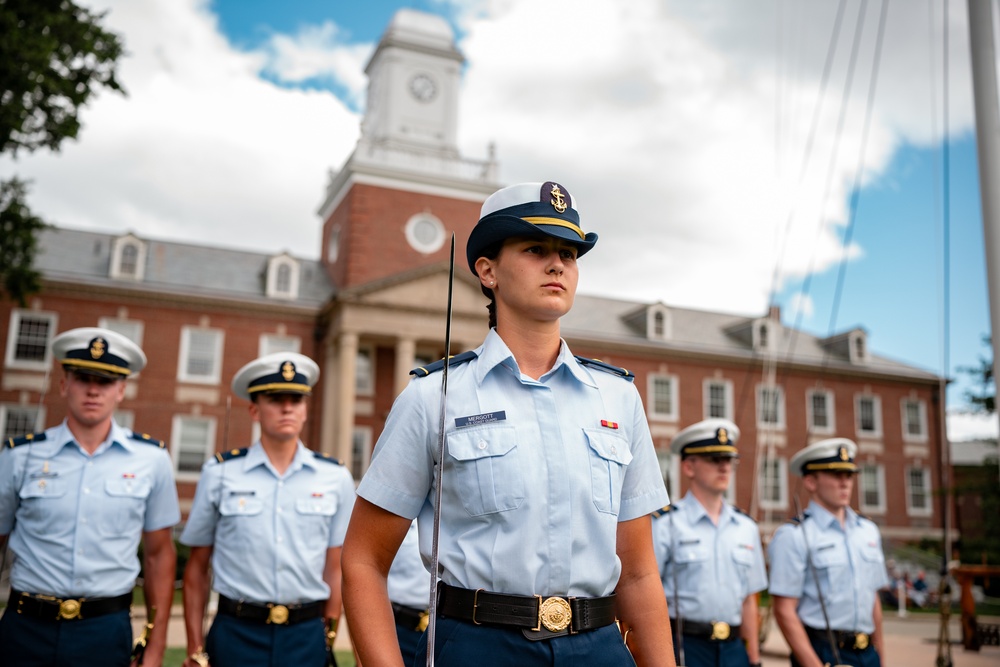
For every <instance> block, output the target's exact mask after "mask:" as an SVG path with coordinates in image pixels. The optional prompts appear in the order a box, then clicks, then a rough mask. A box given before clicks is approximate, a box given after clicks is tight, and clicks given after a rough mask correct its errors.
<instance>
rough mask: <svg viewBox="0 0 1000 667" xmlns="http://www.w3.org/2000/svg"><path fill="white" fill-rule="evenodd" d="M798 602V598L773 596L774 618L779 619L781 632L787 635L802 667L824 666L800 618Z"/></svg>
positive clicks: (786, 639)
mask: <svg viewBox="0 0 1000 667" xmlns="http://www.w3.org/2000/svg"><path fill="white" fill-rule="evenodd" d="M798 604H799V600H798V598H787V597H782V596H780V595H773V596H771V605H772V608H773V609H774V620H775V621H777V623H778V627H779V628H781V634H783V635H785V641H787V642H788V646H789V647H790V648H791V649H792V654H793V655H794V656H795V659H796V660H798V661H799V664H800V665H801V666H802V667H823V663H822V662H821V661H820V659H819V656H818V655H816V651H814V650H813V647H812V643H811V642H810V641H809V636H808V635H807V634H806V628H805V626H804V625H802V621H801V620H800V619H799V614H798V611H797V607H798Z"/></svg>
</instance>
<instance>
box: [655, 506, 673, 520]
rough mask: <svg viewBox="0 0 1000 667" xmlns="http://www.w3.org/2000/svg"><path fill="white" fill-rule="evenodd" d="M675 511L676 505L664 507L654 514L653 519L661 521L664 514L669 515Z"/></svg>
mask: <svg viewBox="0 0 1000 667" xmlns="http://www.w3.org/2000/svg"><path fill="white" fill-rule="evenodd" d="M673 511H674V505H664V506H663V507H661V508H660V509H658V510H656V511H655V512H653V518H654V519H659V518H660V517H661V516H663V515H664V514H667V513H669V512H673Z"/></svg>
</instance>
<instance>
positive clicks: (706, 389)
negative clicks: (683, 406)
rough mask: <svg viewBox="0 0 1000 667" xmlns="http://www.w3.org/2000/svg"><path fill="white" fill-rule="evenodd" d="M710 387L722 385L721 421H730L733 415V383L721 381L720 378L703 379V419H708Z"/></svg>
mask: <svg viewBox="0 0 1000 667" xmlns="http://www.w3.org/2000/svg"><path fill="white" fill-rule="evenodd" d="M712 385H722V386H723V388H724V393H725V402H726V404H725V407H724V408H723V410H724V412H725V414H724V415H723V416H722V417H723V419H732V418H733V414H734V408H733V382H732V380H723V379H720V378H705V380H704V381H703V382H702V393H701V400H702V414H703V416H704V418H705V419H710V418H711V417H710V416H709V412H708V406H709V404H710V402H711V401H710V399H711V387H712Z"/></svg>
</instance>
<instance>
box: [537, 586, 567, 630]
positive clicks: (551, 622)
mask: <svg viewBox="0 0 1000 667" xmlns="http://www.w3.org/2000/svg"><path fill="white" fill-rule="evenodd" d="M535 597H536V598H538V600H539V602H538V625H536V626H535V628H534V629H535V630H536V631H537V630H538V629H539V627H544V628H545V629H546V630H548V631H550V632H562V631H563V630H565V629H566V628H568V627H569V624H570V621H572V620H573V609H572V607H570V606H569V602H567V601H566V600H564V599H563V598H560V597H550V598H545V599H544V600H542V596H541V595H536V596H535Z"/></svg>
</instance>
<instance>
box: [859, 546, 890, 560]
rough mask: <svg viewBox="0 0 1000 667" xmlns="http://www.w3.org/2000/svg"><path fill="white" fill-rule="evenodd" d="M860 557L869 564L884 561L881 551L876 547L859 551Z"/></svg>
mask: <svg viewBox="0 0 1000 667" xmlns="http://www.w3.org/2000/svg"><path fill="white" fill-rule="evenodd" d="M861 557H862V558H864V559H865V560H866V561H868V562H869V563H881V562H884V561H885V556H883V555H882V550H881V549H879V548H878V547H864V548H863V549H861Z"/></svg>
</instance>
